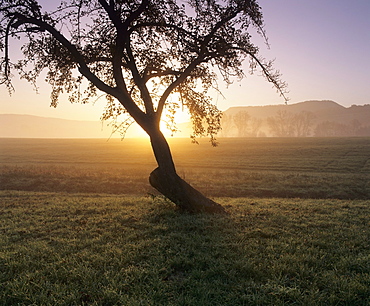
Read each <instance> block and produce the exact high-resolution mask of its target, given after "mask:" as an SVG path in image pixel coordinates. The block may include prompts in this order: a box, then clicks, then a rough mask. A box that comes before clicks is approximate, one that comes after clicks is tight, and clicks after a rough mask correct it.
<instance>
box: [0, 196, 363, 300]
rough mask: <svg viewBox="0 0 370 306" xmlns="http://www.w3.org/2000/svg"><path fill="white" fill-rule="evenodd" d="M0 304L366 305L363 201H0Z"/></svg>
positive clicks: (75, 198) (6, 198)
mask: <svg viewBox="0 0 370 306" xmlns="http://www.w3.org/2000/svg"><path fill="white" fill-rule="evenodd" d="M0 200H1V202H2V205H1V206H0V215H1V221H2V223H1V228H0V229H1V231H0V272H1V273H0V304H1V305H17V304H20V305H128V306H131V305H205V306H207V305H290V304H294V305H368V303H369V302H370V298H369V296H370V283H369V277H368V276H369V275H370V269H369V266H368V262H369V255H368V254H369V250H370V245H369V243H368V241H369V239H368V238H369V228H368V218H367V216H368V215H369V213H370V211H369V210H370V207H369V205H368V203H367V202H366V201H363V202H361V201H358V202H351V201H337V200H332V201H324V200H322V201H317V200H311V201H310V200H299V199H296V200H289V201H287V200H283V199H243V198H240V199H226V198H224V199H219V200H220V202H221V204H223V205H225V206H227V205H229V207H227V209H229V210H230V212H231V213H230V215H228V216H225V215H222V216H220V215H209V214H187V213H182V212H179V211H178V210H176V208H175V207H174V205H173V204H171V203H168V202H167V201H166V200H164V199H163V198H160V197H155V198H154V199H150V198H138V197H121V196H112V195H105V196H103V195H102V196H96V195H60V194H50V193H27V192H0Z"/></svg>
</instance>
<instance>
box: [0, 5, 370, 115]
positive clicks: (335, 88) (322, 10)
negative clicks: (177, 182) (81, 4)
mask: <svg viewBox="0 0 370 306" xmlns="http://www.w3.org/2000/svg"><path fill="white" fill-rule="evenodd" d="M53 1H55V0H53ZM40 2H41V3H42V2H44V3H47V2H48V3H50V0H49V1H47V0H43V1H40ZM259 4H260V6H261V7H262V12H263V14H264V21H265V30H266V33H267V36H268V42H269V47H267V46H266V44H265V43H264V42H263V40H262V39H261V38H260V37H254V38H255V41H256V42H258V45H259V46H260V54H261V55H262V56H263V57H265V58H266V59H274V60H275V64H274V66H275V68H277V69H278V70H280V72H281V73H282V75H283V77H282V78H283V80H284V81H286V82H287V83H288V90H289V93H288V97H289V99H290V100H289V102H288V103H290V104H293V103H298V102H302V101H307V100H333V101H335V102H337V103H339V104H341V105H343V106H345V107H349V106H351V105H353V104H356V105H363V104H370V57H369V55H370V31H369V29H370V1H369V0H353V1H348V0H324V1H323V0H260V1H259ZM245 67H246V72H247V71H248V65H247V63H246V65H245ZM38 85H39V93H38V94H36V93H35V92H34V90H33V87H32V86H31V85H30V84H28V83H27V82H26V81H20V80H17V79H15V80H14V86H15V90H16V92H15V93H14V94H12V96H9V94H8V93H7V90H6V88H5V87H4V86H0V114H29V115H36V116H46V117H54V118H63V119H73V120H94V121H95V120H99V118H100V115H101V113H102V111H103V109H104V106H105V101H104V100H103V99H100V100H97V101H96V102H95V103H94V104H87V105H81V104H73V105H71V104H70V103H69V102H68V100H67V97H63V98H62V99H61V101H60V103H59V105H58V107H57V108H52V107H49V105H50V88H49V87H48V86H47V85H45V84H44V83H43V79H40V81H39V83H38ZM219 85H220V89H221V91H222V93H223V96H221V95H216V94H215V95H214V97H213V98H214V103H215V104H216V105H217V106H218V108H219V109H221V110H226V109H228V108H229V107H232V106H258V105H274V104H283V103H284V99H283V98H281V97H280V96H279V95H278V94H277V93H276V90H275V89H274V88H272V85H271V84H270V83H268V82H266V81H265V79H264V78H263V77H261V76H259V75H253V76H250V75H248V74H247V78H245V79H244V80H242V81H241V82H235V83H234V84H232V85H231V86H229V87H228V88H226V87H225V86H223V84H222V83H221V80H220V82H219Z"/></svg>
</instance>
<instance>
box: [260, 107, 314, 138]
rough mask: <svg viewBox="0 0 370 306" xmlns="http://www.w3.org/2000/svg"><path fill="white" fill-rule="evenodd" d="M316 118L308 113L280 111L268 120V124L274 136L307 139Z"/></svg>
mask: <svg viewBox="0 0 370 306" xmlns="http://www.w3.org/2000/svg"><path fill="white" fill-rule="evenodd" d="M314 118H315V115H314V114H313V113H311V112H307V111H302V112H300V113H296V114H294V113H290V112H288V111H278V113H277V114H276V115H275V116H273V117H269V118H267V123H268V125H269V126H270V131H271V133H272V135H273V136H277V137H307V136H309V135H310V133H311V128H312V124H313V120H314Z"/></svg>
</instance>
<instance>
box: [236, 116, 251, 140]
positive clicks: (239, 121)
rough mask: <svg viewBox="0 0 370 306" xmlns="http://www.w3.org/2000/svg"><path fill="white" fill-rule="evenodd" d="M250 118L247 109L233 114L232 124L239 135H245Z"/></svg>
mask: <svg viewBox="0 0 370 306" xmlns="http://www.w3.org/2000/svg"><path fill="white" fill-rule="evenodd" d="M250 119H251V116H250V115H249V113H248V112H247V111H240V112H238V113H236V114H235V115H234V116H233V120H234V124H235V126H236V128H237V130H238V136H239V137H245V136H247V133H248V129H249V120H250Z"/></svg>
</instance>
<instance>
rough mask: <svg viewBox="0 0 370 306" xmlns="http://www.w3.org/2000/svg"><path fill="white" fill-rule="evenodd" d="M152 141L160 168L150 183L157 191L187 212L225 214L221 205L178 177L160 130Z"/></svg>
mask: <svg viewBox="0 0 370 306" xmlns="http://www.w3.org/2000/svg"><path fill="white" fill-rule="evenodd" d="M150 140H151V144H152V148H153V152H154V155H155V158H156V160H157V163H158V168H156V169H155V170H154V171H153V172H152V173H151V174H150V176H149V182H150V184H151V185H152V186H153V187H154V188H155V189H157V190H158V191H159V192H160V193H162V194H163V195H164V196H166V197H167V198H168V199H170V200H171V201H172V202H173V203H175V204H176V205H177V206H178V207H179V208H180V209H183V210H185V211H189V212H211V213H225V210H224V208H223V207H222V206H221V205H220V204H218V203H216V202H214V201H212V200H211V199H209V198H207V197H205V196H204V195H203V194H202V193H200V192H199V191H198V190H196V189H195V188H193V187H192V186H191V185H190V184H188V183H187V182H185V181H184V180H183V179H182V178H181V177H179V176H178V174H177V173H176V168H175V165H174V162H173V159H172V154H171V151H170V148H169V146H168V143H167V140H166V139H165V137H164V136H163V134H162V133H161V132H160V131H159V130H157V131H155V132H154V133H151V135H150Z"/></svg>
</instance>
